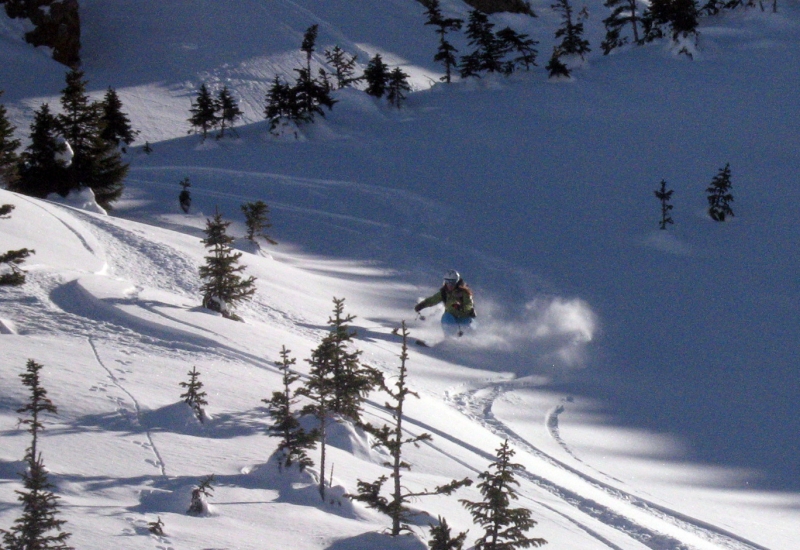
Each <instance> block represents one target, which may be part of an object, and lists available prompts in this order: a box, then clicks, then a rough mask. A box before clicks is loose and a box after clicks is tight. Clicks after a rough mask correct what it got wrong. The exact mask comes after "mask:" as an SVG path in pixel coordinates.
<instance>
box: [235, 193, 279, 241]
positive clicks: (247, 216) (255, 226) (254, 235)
mask: <svg viewBox="0 0 800 550" xmlns="http://www.w3.org/2000/svg"><path fill="white" fill-rule="evenodd" d="M242 213H243V214H244V223H245V226H246V227H247V240H249V241H252V242H256V239H258V238H259V237H260V238H262V239H264V240H265V241H267V242H268V243H269V244H278V242H277V241H275V240H273V239H272V238H271V237H270V236H269V235H267V234H266V233H264V230H265V229H269V228H270V227H272V224H271V223H269V206H267V204H266V203H265V202H264V201H255V202H246V203H244V204H243V205H242Z"/></svg>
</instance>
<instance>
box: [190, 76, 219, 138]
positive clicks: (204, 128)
mask: <svg viewBox="0 0 800 550" xmlns="http://www.w3.org/2000/svg"><path fill="white" fill-rule="evenodd" d="M189 112H191V113H192V116H191V117H189V124H191V125H192V129H191V130H189V133H190V134H191V133H192V132H194V133H196V134H197V133H202V134H203V141H205V139H206V137H208V132H209V131H210V130H212V129H214V128H216V127H217V126H218V125H219V104H218V103H217V100H216V99H215V98H214V96H212V95H211V92H210V91H209V90H208V87H207V86H206V85H205V83H203V84H201V85H200V90H199V91H198V92H197V97H196V98H195V100H194V101H192V107H191V109H189Z"/></svg>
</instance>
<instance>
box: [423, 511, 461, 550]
mask: <svg viewBox="0 0 800 550" xmlns="http://www.w3.org/2000/svg"><path fill="white" fill-rule="evenodd" d="M466 539H467V532H466V531H463V532H461V533H459V534H458V535H457V536H456V537H455V538H453V536H452V535H451V534H450V526H449V525H448V524H447V520H446V519H444V518H443V517H442V516H439V522H438V523H437V524H436V525H433V524H431V539H430V540H429V541H428V548H430V550H461V549H462V548H463V547H464V541H465V540H466Z"/></svg>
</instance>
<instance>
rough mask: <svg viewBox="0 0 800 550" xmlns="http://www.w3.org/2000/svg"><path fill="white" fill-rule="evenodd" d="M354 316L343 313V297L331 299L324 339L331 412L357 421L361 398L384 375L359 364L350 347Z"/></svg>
mask: <svg viewBox="0 0 800 550" xmlns="http://www.w3.org/2000/svg"><path fill="white" fill-rule="evenodd" d="M354 319H355V316H354V315H344V298H341V299H340V298H334V299H333V316H331V317H329V318H328V324H329V325H330V326H331V331H330V333H329V334H328V336H326V337H325V339H324V340H323V342H325V344H326V346H325V349H326V350H327V352H328V355H327V359H328V360H329V361H330V367H331V372H332V377H333V380H332V382H333V401H332V403H331V412H333V413H336V414H339V415H341V416H342V417H344V418H346V419H348V420H352V421H353V422H355V423H356V424H359V423H360V422H361V409H362V407H363V404H364V400H365V399H366V397H367V395H368V394H369V392H371V391H372V390H373V389H374V388H375V386H376V385H378V384H380V383H381V381H382V379H383V378H382V376H381V374H380V372H379V371H377V370H376V369H374V368H372V367H369V366H366V365H362V364H361V352H360V351H358V350H352V351H351V350H350V348H351V345H352V343H353V339H354V338H355V336H356V332H355V331H354V330H351V329H350V325H349V323H351V322H352V321H353V320H354Z"/></svg>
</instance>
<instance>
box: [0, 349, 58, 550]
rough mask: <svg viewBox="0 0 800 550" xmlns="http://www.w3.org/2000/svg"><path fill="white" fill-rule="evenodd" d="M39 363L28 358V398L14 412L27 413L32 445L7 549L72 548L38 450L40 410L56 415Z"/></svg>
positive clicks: (7, 535)
mask: <svg viewBox="0 0 800 550" xmlns="http://www.w3.org/2000/svg"><path fill="white" fill-rule="evenodd" d="M42 368H43V366H42V365H40V364H38V363H36V362H35V361H34V360H33V359H29V360H28V363H27V365H26V372H25V373H24V374H21V375H20V378H22V383H23V384H24V385H25V386H27V387H28V388H29V389H30V391H31V397H30V401H29V402H28V403H27V404H26V405H25V406H23V407H22V408H20V409H17V412H18V413H20V414H23V413H27V414H29V416H30V417H29V418H22V419H20V421H19V422H20V424H24V425H27V426H28V429H27V431H28V433H30V434H31V446H30V447H28V449H27V450H26V454H25V461H26V462H27V463H28V470H27V471H26V472H24V473H23V474H21V477H22V482H23V486H24V490H23V491H15V492H16V493H17V495H19V496H18V498H17V500H19V501H20V502H21V503H22V509H23V514H22V516H21V517H19V518H18V519H17V520H16V521H15V522H14V526H13V527H12V528H11V529H10V530H8V531H6V530H0V533H2V535H3V545H4V547H5V548H7V549H8V550H34V549H36V550H50V549H52V550H73V549H72V548H71V547H70V546H67V545H66V540H67V539H68V538H69V537H70V536H71V534H70V533H67V532H64V531H62V530H61V528H62V527H63V525H64V524H65V523H66V521H65V520H62V519H57V517H58V515H59V513H60V512H59V510H58V500H59V498H58V497H57V496H56V495H55V494H54V493H53V492H52V489H53V485H52V484H51V483H50V481H49V480H48V476H47V469H46V468H45V466H44V461H43V460H42V455H41V453H40V452H39V450H38V439H39V432H41V431H42V430H43V429H44V424H43V422H42V419H41V415H42V414H43V413H51V414H57V412H58V411H57V409H56V406H55V405H54V404H53V402H52V401H51V400H50V399H49V398H48V397H47V390H45V389H44V387H43V386H42V385H41V378H40V371H41V369H42ZM51 531H55V532H56V533H55V534H48V533H49V532H51Z"/></svg>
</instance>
